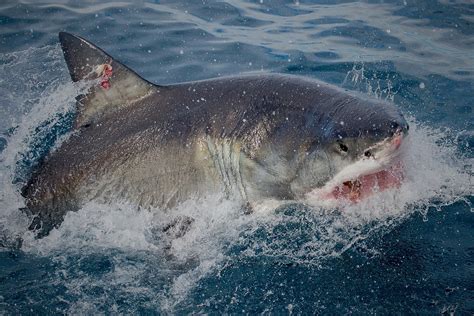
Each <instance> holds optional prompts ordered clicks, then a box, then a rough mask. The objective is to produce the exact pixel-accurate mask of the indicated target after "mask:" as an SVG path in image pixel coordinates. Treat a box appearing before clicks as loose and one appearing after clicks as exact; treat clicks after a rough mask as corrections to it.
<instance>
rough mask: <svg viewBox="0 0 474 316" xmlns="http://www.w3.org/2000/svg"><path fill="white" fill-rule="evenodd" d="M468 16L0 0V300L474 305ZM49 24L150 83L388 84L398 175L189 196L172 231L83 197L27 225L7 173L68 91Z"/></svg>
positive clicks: (201, 306) (326, 308) (229, 305)
mask: <svg viewBox="0 0 474 316" xmlns="http://www.w3.org/2000/svg"><path fill="white" fill-rule="evenodd" d="M473 24H474V4H470V1H448V0H446V1H409V0H405V1H369V2H352V1H299V2H294V1H293V2H292V1H279V0H276V1H269V0H263V1H221V2H217V1H169V2H168V1H154V2H153V1H137V2H136V3H135V4H133V5H131V4H128V3H126V2H109V1H100V2H96V1H83V2H82V3H80V4H79V3H76V2H75V1H70V2H69V1H55V2H54V3H53V2H47V1H33V0H31V1H21V2H19V3H18V2H17V1H10V0H6V1H5V0H4V1H2V2H1V3H0V150H1V151H2V155H1V156H0V159H1V161H0V164H1V169H0V171H1V176H0V180H1V182H0V185H1V187H0V191H1V195H0V208H1V209H0V212H1V213H0V234H1V236H0V237H2V238H3V241H5V240H6V241H9V242H10V243H11V244H14V241H15V237H16V236H22V237H23V238H24V239H25V243H24V245H23V247H22V249H21V250H12V249H9V248H3V249H2V250H1V251H0V313H6V314H17V313H24V314H28V313H31V314H36V313H71V314H75V313H97V312H101V313H138V312H141V313H193V312H202V313H221V312H227V313H232V314H234V313H235V314H240V313H251V314H253V313H290V314H291V313H296V314H300V313H303V314H306V313H328V314H331V313H356V314H367V313H371V314H373V313H378V314H389V313H391V314H393V313H422V314H435V313H448V314H449V313H451V312H455V313H456V314H472V313H474V213H473V209H472V206H471V203H472V202H473V184H472V159H473V151H472V148H473V146H474V128H473V127H474V115H473V104H474V25H473ZM59 31H68V32H72V33H76V34H79V35H81V36H83V37H86V38H87V39H89V40H90V41H91V42H93V43H96V44H97V45H99V46H100V47H101V48H103V49H105V50H106V51H108V52H109V53H110V54H111V55H112V56H114V57H116V58H117V59H118V60H120V61H122V62H123V63H124V64H126V65H128V66H130V67H131V68H132V69H134V70H136V71H137V72H138V73H139V74H141V75H142V76H143V77H144V78H146V79H148V80H150V81H153V82H156V83H163V84H164V83H175V82H182V81H190V80H197V79H205V78H212V77H216V76H224V75H236V74H240V73H247V72H260V71H264V72H278V73H289V74H297V75H302V76H308V77H313V78H318V79H321V80H324V81H327V82H330V83H333V84H335V85H338V86H343V87H345V88H348V89H353V90H358V91H361V92H364V93H368V94H370V95H372V96H374V97H379V98H388V99H390V100H394V102H395V103H396V104H397V105H398V106H399V107H400V108H401V109H402V110H403V111H404V112H405V113H406V114H407V115H408V116H410V117H411V119H410V120H411V125H412V129H411V135H410V137H412V139H411V147H409V149H408V151H409V154H408V156H407V157H408V158H407V160H408V161H409V164H411V165H412V167H411V169H410V168H408V169H409V170H411V171H412V173H411V177H409V179H408V182H410V181H411V182H410V183H411V184H410V183H409V184H407V186H406V187H402V188H401V189H400V192H394V193H390V194H388V195H387V196H383V197H381V198H378V199H375V200H374V201H371V202H369V203H368V204H367V205H363V206H360V207H358V208H355V209H353V210H350V211H348V212H347V214H338V213H324V212H320V211H315V210H309V209H305V208H301V207H296V206H294V207H287V208H285V209H281V210H277V211H275V212H273V213H271V214H263V215H252V216H246V217H242V216H241V213H240V212H239V210H238V207H237V206H236V205H234V204H233V203H232V202H219V201H217V200H213V199H212V198H211V199H209V200H208V201H205V202H192V201H190V202H189V203H187V204H185V205H184V206H182V207H180V208H179V209H178V210H175V212H176V213H177V214H192V215H194V216H195V217H196V218H198V220H196V223H195V224H194V225H195V227H193V228H192V229H191V231H190V232H188V233H187V234H186V235H185V236H183V237H180V238H174V239H173V238H171V239H170V238H168V237H166V236H160V235H159V234H157V233H156V229H154V228H156V227H157V226H159V223H160V222H162V221H163V220H165V219H164V218H163V216H164V215H156V214H152V213H149V212H145V211H143V212H139V213H136V212H135V211H134V208H133V207H131V206H129V205H126V204H117V205H98V204H94V203H92V204H90V205H86V206H85V207H84V208H83V209H82V210H81V211H80V212H78V213H75V214H70V215H69V216H68V217H67V218H66V220H65V222H64V223H63V225H62V226H61V228H60V229H59V230H57V231H54V232H52V234H51V235H50V236H48V237H47V238H45V239H42V240H39V241H36V240H33V239H31V238H30V239H28V238H29V237H31V236H29V234H28V232H26V229H25V227H26V226H25V222H24V221H25V219H24V218H22V216H21V215H19V214H18V211H17V209H18V207H20V206H21V203H22V201H21V199H20V197H19V194H18V186H16V185H11V183H12V181H13V180H14V179H15V177H17V176H18V173H20V174H21V172H22V168H24V166H23V165H22V163H21V162H22V161H25V160H28V159H29V158H31V160H34V158H35V157H36V156H37V155H38V153H41V152H42V149H41V148H42V145H44V143H45V142H50V143H51V142H52V141H53V140H54V139H55V138H56V136H54V135H56V134H57V135H59V134H61V133H63V132H64V128H63V129H61V126H60V127H59V128H58V127H57V124H59V125H60V123H58V122H60V121H61V115H66V114H67V113H70V112H71V110H72V109H73V107H74V97H75V95H76V94H77V90H76V88H75V87H74V86H73V85H72V84H71V83H70V80H69V75H68V73H67V69H66V65H65V63H64V61H63V59H62V53H61V51H60V48H59V45H58V40H57V33H58V32H59ZM58 115H59V118H58ZM52 118H53V119H52ZM45 121H48V122H49V123H46V124H45V123H44V122H45ZM51 121H52V122H51ZM54 124H56V125H54ZM53 125H54V126H55V127H53ZM38 126H43V128H42V129H38ZM54 128H56V129H54ZM45 130H46V132H45ZM51 130H53V133H52V134H54V135H53V136H54V137H53V136H51V133H49V134H48V131H49V132H51ZM35 135H36V136H35ZM38 135H39V136H38ZM40 136H41V137H42V138H41V137H40ZM35 137H36V138H35ZM37 137H40V138H39V140H38V139H37ZM45 139H46V141H45ZM43 147H44V146H43ZM28 155H32V156H28ZM35 155H36V156H35ZM25 156H26V158H25ZM160 216H161V217H160Z"/></svg>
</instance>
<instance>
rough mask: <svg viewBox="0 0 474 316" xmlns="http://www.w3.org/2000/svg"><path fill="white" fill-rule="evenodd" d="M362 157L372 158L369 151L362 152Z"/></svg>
mask: <svg viewBox="0 0 474 316" xmlns="http://www.w3.org/2000/svg"><path fill="white" fill-rule="evenodd" d="M364 156H365V157H367V158H370V157H372V153H371V152H370V150H366V151H365V152H364Z"/></svg>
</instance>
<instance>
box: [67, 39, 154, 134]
mask: <svg viewBox="0 0 474 316" xmlns="http://www.w3.org/2000/svg"><path fill="white" fill-rule="evenodd" d="M59 41H60V42H61V48H62V49H63V52H64V59H65V60H66V63H67V66H68V68H69V73H70V74H71V78H72V80H73V81H74V82H76V81H80V80H95V81H97V84H96V85H94V86H93V87H92V88H90V89H89V90H88V93H87V94H86V95H83V96H81V97H80V98H79V99H78V114H77V118H76V123H75V125H76V127H79V126H83V125H86V124H90V123H92V122H94V121H96V120H98V118H100V117H101V116H103V115H105V114H107V113H108V112H112V111H115V110H117V109H118V108H121V107H124V106H127V105H129V104H131V103H133V102H134V101H136V100H138V99H141V98H143V97H144V96H146V95H148V94H149V93H151V92H152V91H153V90H155V89H156V86H155V85H153V84H152V83H150V82H148V81H146V80H145V79H143V78H141V77H140V76H139V75H137V74H136V73H135V72H134V71H133V70H131V69H129V68H127V67H125V66H124V65H122V64H121V63H119V62H118V61H116V60H114V59H113V58H112V57H111V56H110V55H108V54H107V53H106V52H104V51H103V50H101V49H100V48H98V47H97V46H95V45H93V44H91V43H89V42H88V41H86V40H85V39H83V38H81V37H79V36H75V35H72V34H69V33H65V32H60V33H59Z"/></svg>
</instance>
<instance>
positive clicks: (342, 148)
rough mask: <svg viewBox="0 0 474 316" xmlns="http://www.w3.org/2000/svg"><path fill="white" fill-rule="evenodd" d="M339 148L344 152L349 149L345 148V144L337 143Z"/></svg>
mask: <svg viewBox="0 0 474 316" xmlns="http://www.w3.org/2000/svg"><path fill="white" fill-rule="evenodd" d="M339 149H340V150H341V151H342V152H345V153H346V152H347V151H348V150H349V148H347V146H346V145H344V144H343V143H339Z"/></svg>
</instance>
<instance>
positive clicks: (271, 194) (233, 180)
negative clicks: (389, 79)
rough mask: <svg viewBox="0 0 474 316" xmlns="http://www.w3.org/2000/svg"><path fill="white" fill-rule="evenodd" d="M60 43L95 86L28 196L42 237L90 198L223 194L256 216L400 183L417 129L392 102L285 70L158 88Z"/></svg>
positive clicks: (168, 202) (148, 199)
mask: <svg viewBox="0 0 474 316" xmlns="http://www.w3.org/2000/svg"><path fill="white" fill-rule="evenodd" d="M59 39H60V43H61V47H62V50H63V52H64V58H65V60H66V63H67V66H68V69H69V72H70V75H71V78H72V80H73V81H75V82H77V81H88V82H89V83H90V84H91V85H92V87H91V88H90V89H89V90H88V91H87V92H86V93H85V94H84V95H81V96H79V97H78V101H77V116H76V119H75V123H74V131H73V132H72V133H71V135H70V137H69V138H68V139H67V140H66V141H64V142H63V143H62V144H61V145H60V146H59V148H57V149H56V150H54V151H53V152H51V153H50V154H48V156H47V157H46V158H45V159H44V160H43V162H42V163H40V165H39V166H38V167H37V168H36V170H35V171H34V172H33V173H32V176H31V179H30V180H29V181H28V182H27V183H26V184H25V186H24V187H23V189H22V195H23V196H24V198H25V204H26V207H25V209H24V211H25V212H26V213H27V214H29V215H30V216H31V219H32V222H31V226H30V229H32V230H37V231H38V234H39V235H44V234H47V233H48V232H49V231H50V230H51V229H52V228H54V227H57V226H59V225H60V223H61V222H62V220H63V218H64V216H65V214H66V212H68V211H75V210H78V209H79V208H80V207H81V205H83V204H84V203H87V202H89V201H91V200H99V201H103V202H110V201H112V200H116V199H126V200H128V201H130V202H132V203H135V204H136V205H137V206H140V207H143V208H152V207H156V208H160V209H167V208H171V207H173V206H175V205H177V204H179V203H180V202H183V201H185V200H188V199H190V198H199V197H202V196H205V195H208V194H212V193H222V194H223V196H228V197H229V196H234V197H237V198H239V199H240V200H241V201H242V203H243V206H245V208H246V209H250V210H251V209H258V207H259V206H260V205H264V204H265V203H266V202H273V203H274V204H275V205H277V204H278V203H280V202H282V201H300V202H303V203H309V204H311V203H312V202H315V201H322V200H347V201H352V202H354V201H358V200H359V199H361V198H363V197H365V196H366V195H368V194H370V193H371V192H373V191H375V190H377V189H384V188H387V187H393V186H396V185H398V184H399V183H400V181H401V177H402V174H403V172H402V170H401V168H402V167H401V164H400V162H399V159H398V156H399V152H400V150H399V147H400V144H401V142H402V141H403V139H404V137H405V136H406V135H407V131H408V124H407V122H406V120H405V119H404V118H403V116H402V114H401V113H400V111H399V110H398V109H397V107H396V106H394V105H393V104H391V103H388V102H385V101H382V100H377V99H370V98H368V97H366V96H362V95H358V94H356V93H352V92H348V91H345V90H343V89H341V88H338V87H335V86H332V85H330V84H327V83H324V82H321V81H317V80H314V79H308V78H303V77H299V76H289V75H278V74H260V75H246V76H237V77H227V78H216V79H209V80H203V81H194V82H186V83H180V84H175V85H166V86H165V85H156V84H153V83H151V82H148V81H147V80H145V79H143V78H141V77H140V76H139V75H137V74H136V73H135V72H133V71H132V70H130V69H129V68H127V67H126V66H124V65H122V64H121V63H120V62H118V61H116V60H115V59H114V58H112V57H111V56H110V55H108V54H107V53H105V52H104V51H103V50H101V49H100V48H98V47H96V46H95V45H93V44H91V43H90V42H88V41H87V40H85V39H83V38H81V37H79V36H75V35H72V34H69V33H64V32H61V33H59Z"/></svg>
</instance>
